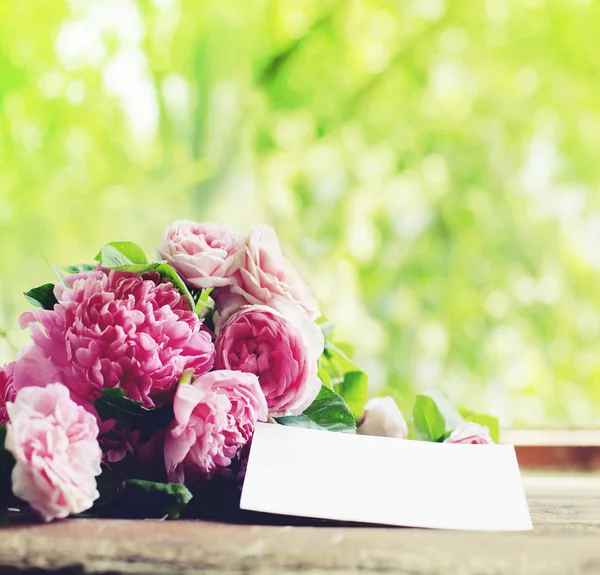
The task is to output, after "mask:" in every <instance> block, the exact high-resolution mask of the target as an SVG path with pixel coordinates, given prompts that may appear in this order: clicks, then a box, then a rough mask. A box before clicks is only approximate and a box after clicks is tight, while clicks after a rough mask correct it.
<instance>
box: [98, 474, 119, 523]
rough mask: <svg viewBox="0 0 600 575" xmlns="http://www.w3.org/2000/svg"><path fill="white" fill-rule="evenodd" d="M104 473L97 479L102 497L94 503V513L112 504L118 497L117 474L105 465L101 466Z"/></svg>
mask: <svg viewBox="0 0 600 575" xmlns="http://www.w3.org/2000/svg"><path fill="white" fill-rule="evenodd" d="M101 469H102V473H100V475H99V476H98V477H97V478H96V488H97V489H98V493H99V494H100V497H98V499H96V501H95V502H94V507H93V509H92V515H93V511H95V510H98V509H100V508H102V507H105V506H107V505H109V504H110V503H112V502H113V501H114V500H115V498H116V497H117V479H116V477H115V472H114V471H113V470H112V469H110V467H106V466H105V465H104V464H102V466H101Z"/></svg>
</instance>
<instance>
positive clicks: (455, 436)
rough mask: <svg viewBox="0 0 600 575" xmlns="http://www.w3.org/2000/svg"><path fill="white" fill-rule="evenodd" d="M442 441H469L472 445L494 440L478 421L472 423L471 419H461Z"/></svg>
mask: <svg viewBox="0 0 600 575" xmlns="http://www.w3.org/2000/svg"><path fill="white" fill-rule="evenodd" d="M444 443H471V444H473V445H477V444H479V445H483V444H487V443H494V440H493V439H492V438H491V437H490V430H489V429H488V428H487V427H485V426H484V425H479V423H473V422H472V421H463V422H462V423H460V424H459V425H458V427H457V428H456V429H455V430H454V431H453V432H452V433H451V435H450V437H448V439H446V440H445V441H444Z"/></svg>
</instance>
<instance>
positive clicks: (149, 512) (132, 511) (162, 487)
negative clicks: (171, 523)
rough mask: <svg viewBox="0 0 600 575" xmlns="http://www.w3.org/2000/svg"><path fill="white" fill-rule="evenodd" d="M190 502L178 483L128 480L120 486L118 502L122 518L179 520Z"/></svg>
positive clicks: (186, 490) (189, 498) (187, 493)
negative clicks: (166, 518)
mask: <svg viewBox="0 0 600 575" xmlns="http://www.w3.org/2000/svg"><path fill="white" fill-rule="evenodd" d="M191 500H192V494H191V493H190V491H189V490H188V489H187V487H186V486H185V485H182V484H180V483H155V482H153V481H143V480H141V479H129V480H128V481H125V483H123V486H122V491H121V493H120V494H119V499H118V501H119V502H120V505H119V515H120V516H122V517H132V518H135V517H140V518H162V517H168V518H169V519H179V516H180V515H181V512H182V511H183V510H184V509H185V507H186V505H187V504H188V503H189V502H190V501H191Z"/></svg>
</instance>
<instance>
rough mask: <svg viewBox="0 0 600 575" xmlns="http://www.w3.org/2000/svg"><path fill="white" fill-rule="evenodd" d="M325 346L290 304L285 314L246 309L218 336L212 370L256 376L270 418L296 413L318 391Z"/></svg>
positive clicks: (267, 309)
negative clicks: (319, 365) (319, 371)
mask: <svg viewBox="0 0 600 575" xmlns="http://www.w3.org/2000/svg"><path fill="white" fill-rule="evenodd" d="M282 309H283V308H282ZM323 343H324V342H323V334H322V333H321V330H320V329H319V327H318V326H317V325H316V324H314V323H313V322H311V321H310V320H309V319H308V316H307V315H306V314H305V313H304V312H303V310H302V309H301V308H299V307H298V306H295V305H294V304H289V303H288V309H286V314H285V315H284V314H282V313H280V312H279V311H277V310H275V309H272V308H270V307H266V306H246V307H243V308H241V309H240V310H239V311H238V312H237V313H235V314H233V315H232V316H231V317H230V318H229V320H228V321H227V323H225V325H224V326H223V328H222V329H221V331H220V333H219V335H218V336H217V341H216V350H217V355H216V359H215V367H216V368H217V369H233V370H239V371H245V372H248V373H254V374H256V375H258V379H259V381H260V386H261V388H262V390H263V392H264V394H265V397H266V399H267V405H268V407H269V415H272V416H274V417H279V416H283V415H299V414H301V413H302V412H303V411H304V410H305V409H306V408H307V407H308V406H309V405H310V404H311V403H312V401H313V400H314V399H315V397H316V396H317V394H318V393H319V390H320V389H321V382H320V380H319V378H318V377H317V362H318V359H319V357H320V355H321V353H322V352H323Z"/></svg>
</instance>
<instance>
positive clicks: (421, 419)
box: [413, 395, 446, 441]
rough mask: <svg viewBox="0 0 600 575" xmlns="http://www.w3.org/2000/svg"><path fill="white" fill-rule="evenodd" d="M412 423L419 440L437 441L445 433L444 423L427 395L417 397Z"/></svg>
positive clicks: (442, 417)
mask: <svg viewBox="0 0 600 575" xmlns="http://www.w3.org/2000/svg"><path fill="white" fill-rule="evenodd" d="M413 421H414V424H415V430H416V432H417V435H418V437H419V439H421V440H423V441H439V440H441V439H442V437H443V436H444V434H445V433H446V421H445V419H444V416H443V415H442V412H441V411H440V410H439V408H438V406H437V404H436V403H435V401H434V400H433V399H432V398H431V397H429V396H427V395H417V398H416V400H415V405H414V407H413Z"/></svg>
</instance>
